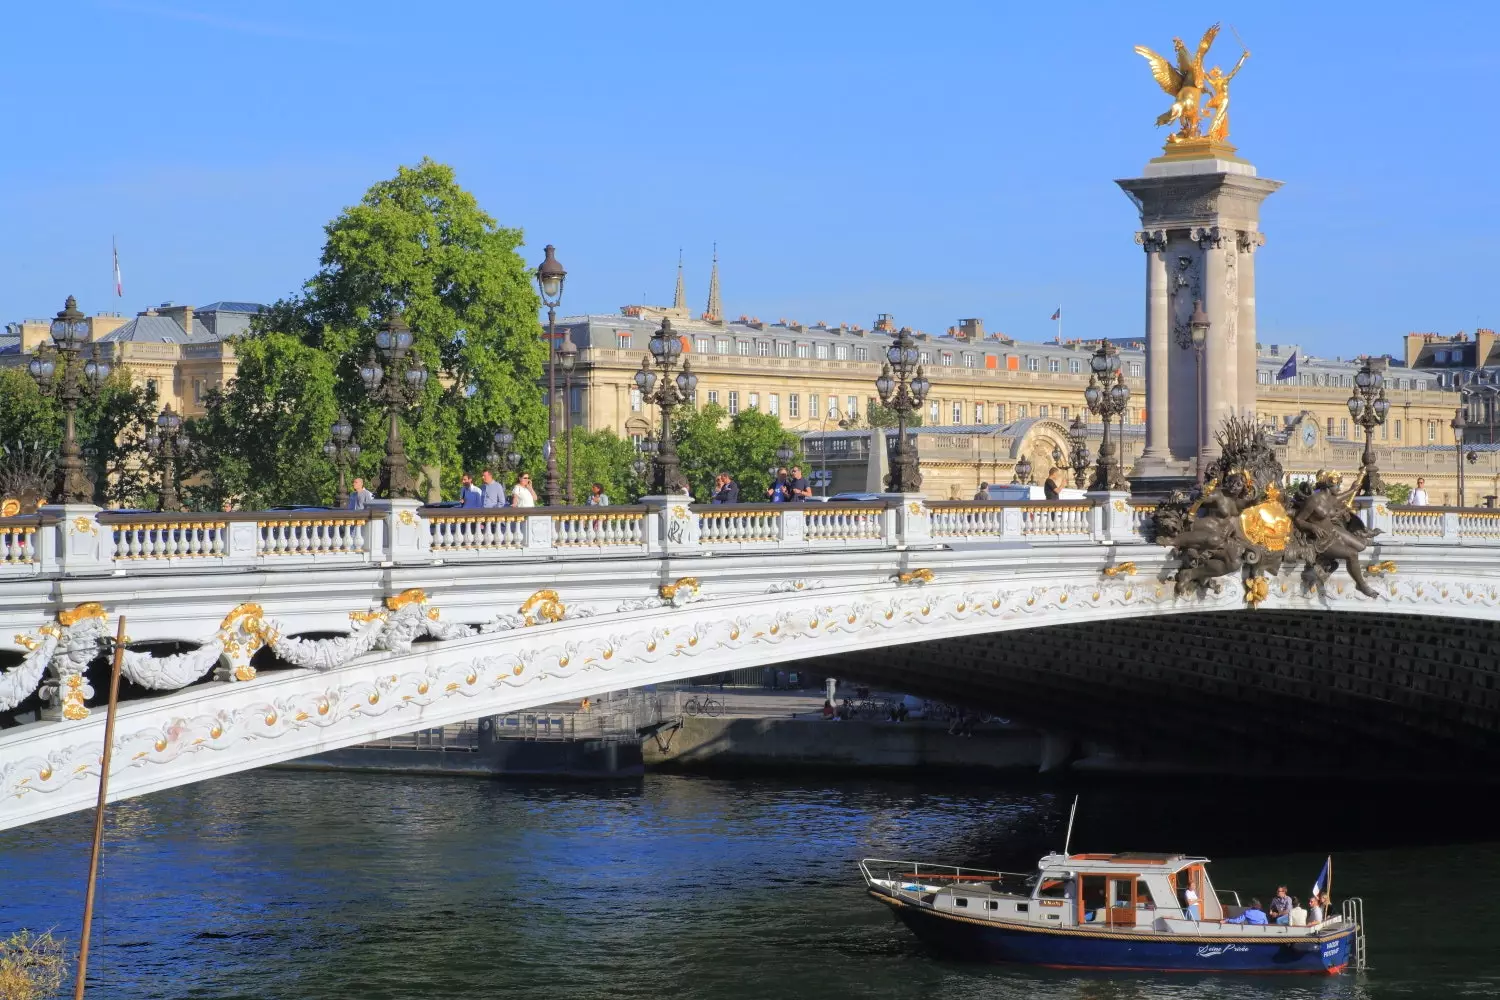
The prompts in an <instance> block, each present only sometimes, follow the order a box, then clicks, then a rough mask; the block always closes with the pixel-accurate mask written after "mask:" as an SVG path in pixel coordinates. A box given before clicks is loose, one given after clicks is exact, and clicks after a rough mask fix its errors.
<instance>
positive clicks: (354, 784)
mask: <svg viewBox="0 0 1500 1000" xmlns="http://www.w3.org/2000/svg"><path fill="white" fill-rule="evenodd" d="M1424 794H1427V795H1428V797H1429V798H1441V796H1434V795H1432V794H1430V793H1422V792H1415V793H1413V792H1409V791H1395V790H1389V791H1378V790H1377V791H1370V790H1366V791H1363V792H1359V793H1357V794H1354V795H1349V794H1344V795H1339V796H1334V797H1332V800H1329V797H1327V796H1326V795H1324V794H1323V793H1316V792H1295V791H1288V790H1286V789H1277V788H1273V787H1269V786H1264V785H1260V786H1252V787H1240V786H1229V785H1223V784H1215V785H1195V786H1187V785H1178V784H1173V783H1167V782H1155V783H1149V784H1142V783H1112V784H1110V785H1108V786H1107V787H1098V788H1094V789H1090V790H1085V791H1084V805H1083V806H1082V807H1081V808H1080V816H1079V825H1078V832H1077V833H1076V834H1075V837H1074V847H1075V848H1078V849H1088V850H1126V849H1137V850H1175V849H1186V850H1190V851H1194V852H1200V853H1206V854H1209V855H1210V856H1212V857H1214V858H1216V865H1215V877H1216V881H1217V883H1218V884H1219V885H1221V886H1228V887H1235V888H1239V889H1240V891H1241V892H1243V893H1246V894H1249V893H1256V894H1261V895H1264V894H1267V893H1269V892H1270V891H1271V890H1272V889H1274V886H1275V885H1276V883H1277V881H1278V880H1281V881H1288V882H1289V883H1290V884H1291V885H1292V886H1293V889H1292V891H1293V892H1295V893H1297V894H1298V895H1305V894H1306V891H1307V889H1308V888H1309V887H1310V885H1311V881H1312V879H1313V877H1314V876H1315V875H1316V874H1317V871H1318V868H1319V866H1320V865H1321V863H1322V858H1323V855H1324V854H1325V853H1327V851H1328V850H1329V849H1335V854H1336V857H1335V864H1336V866H1337V867H1336V870H1335V883H1334V889H1335V894H1336V895H1338V896H1347V895H1356V894H1357V895H1361V896H1363V897H1364V898H1365V901H1366V907H1367V911H1368V919H1369V924H1370V931H1369V935H1370V948H1371V953H1372V964H1373V968H1372V970H1371V971H1370V972H1369V973H1368V974H1366V975H1362V976H1354V975H1346V976H1341V977H1337V978H1331V979H1329V978H1307V979H1304V978H1301V977H1297V978H1295V979H1282V978H1255V977H1238V978H1235V977H1231V978H1208V977H1197V976H1189V975H1183V976H1175V977H1172V976H1131V975H1121V974H1109V975H1102V974H1101V975H1079V974H1076V973H1062V972H1048V971H1039V970H1029V969H1018V968H1005V967H990V966H979V965H969V964H964V963H956V962H947V961H942V960H939V959H936V958H934V957H932V956H931V955H929V954H927V953H926V952H924V951H923V950H922V948H921V947H919V946H918V944H917V943H916V942H915V940H914V939H913V938H912V937H911V936H910V935H909V933H908V932H907V931H905V930H904V929H903V928H902V927H901V926H900V925H898V924H897V923H896V922H895V921H894V919H893V917H892V915H891V914H890V912H889V911H888V910H887V908H886V907H884V906H881V905H879V904H878V903H876V902H874V901H873V900H870V899H868V898H867V897H866V896H865V895H864V893H863V891H862V890H861V889H860V888H859V880H858V872H857V870H856V869H855V867H854V862H855V861H856V860H857V859H858V858H860V857H863V856H871V855H873V856H884V857H898V856H899V857H906V856H918V857H920V858H922V859H924V860H932V861H949V862H955V863H964V864H972V865H978V866H985V867H997V868H1003V869H1019V870H1025V869H1028V868H1030V867H1031V866H1032V865H1033V864H1034V863H1035V861H1036V858H1037V857H1038V856H1039V855H1040V854H1041V853H1043V852H1044V851H1046V850H1048V849H1056V848H1059V847H1061V841H1062V828H1063V826H1064V825H1065V823H1066V817H1067V808H1068V804H1069V802H1070V801H1071V792H1062V791H1059V790H1057V789H1055V788H1049V787H1043V786H1032V785H1019V786H1017V785H999V784H985V783H984V782H976V783H963V782H955V781H944V782H940V783H936V784H934V783H932V782H905V781H892V780H874V779H870V780H862V779H828V778H821V777H817V778H813V777H810V778H807V779H802V780H799V779H794V778H777V779H758V778H737V779H732V780H731V779H725V778H707V777H690V776H676V775H650V776H648V777H646V778H645V779H644V780H643V781H638V782H634V783H625V784H608V785H509V784H501V783H494V782H486V781H477V780H467V779H452V778H421V777H389V776H367V775H355V774H326V773H297V772H257V773H251V774H246V775H241V776H237V777H233V778H226V779H221V780H218V781H213V782H208V783H204V784H200V785H193V786H189V787H186V788H182V789H177V790H173V791H169V792H164V793H161V794H158V795H153V796H149V797H146V798H143V799H137V800H134V801H130V802H125V803H121V804H119V805H117V806H112V807H111V808H110V814H109V818H110V827H109V832H108V835H107V840H106V854H105V862H104V867H103V872H102V876H101V883H100V893H99V901H98V912H97V916H96V918H95V921H96V923H95V942H96V944H95V948H94V953H93V956H92V958H91V961H90V969H91V973H92V975H91V977H90V978H91V986H90V989H89V996H90V997H99V998H102V997H119V998H127V997H128V998H148V997H162V998H166V997H171V998H183V997H204V998H207V997H213V998H240V997H243V998H265V997H318V998H325V1000H339V998H349V1000H383V998H408V997H499V996H508V995H515V994H517V993H518V992H522V993H524V994H525V995H528V996H538V997H548V998H558V997H568V998H570V997H602V996H609V997H615V998H628V997H643V998H644V997H650V998H653V1000H654V998H658V997H672V998H697V997H704V998H708V997H713V998H725V997H728V998H737V997H775V998H789V997H801V996H809V997H811V996H818V997H843V996H849V997H890V998H897V997H944V998H955V1000H968V998H976V1000H977V998H981V997H983V998H1008V997H1017V998H1020V997H1042V998H1054V997H1055V998H1065V997H1066V998H1073V997H1085V998H1100V1000H1106V998H1107V1000H1116V998H1120V1000H1124V998H1135V997H1140V998H1147V997H1151V998H1158V997H1164V998H1189V997H1191V998H1198V997H1203V998H1210V997H1261V996H1273V995H1274V996H1275V997H1278V998H1294V997H1319V998H1322V997H1329V998H1335V997H1338V998H1343V997H1372V998H1373V997H1393V998H1394V997H1415V996H1491V995H1500V955H1497V952H1500V949H1497V948H1496V942H1497V941H1500V932H1497V931H1496V927H1497V923H1496V920H1497V916H1500V912H1497V910H1500V906H1497V901H1500V843H1495V842H1486V841H1485V839H1484V838H1485V833H1484V830H1482V829H1475V828H1472V827H1477V825H1478V821H1477V820H1467V819H1465V817H1464V815H1463V813H1462V810H1460V809H1455V810H1451V812H1452V815H1439V816H1437V817H1434V816H1433V815H1432V814H1431V812H1430V810H1428V809H1427V808H1426V807H1424V806H1422V805H1421V802H1420V796H1422V795H1424ZM1402 799H1409V800H1410V801H1409V802H1408V803H1407V804H1401V802H1400V801H1398V800H1402ZM1309 816H1311V817H1316V819H1313V820H1309V819H1308V817H1309ZM91 822H92V819H91V814H89V813H84V814H79V815H75V816H71V817H66V818H63V819H61V820H56V821H52V822H48V823H43V824H39V825H36V826H33V827H30V828H25V829H21V830H13V831H9V832H6V833H0V930H7V931H8V930H11V929H14V928H16V927H19V926H29V927H32V928H45V927H56V928H57V929H58V931H59V932H60V933H63V934H65V935H67V936H68V937H69V938H70V939H71V940H73V941H76V939H77V932H78V925H79V920H80V914H81V910H82V905H83V903H82V897H83V891H82V888H83V886H82V883H83V875H84V872H85V869H86V866H87V857H88V840H89V836H90V824H91ZM1463 841H1468V842H1467V843H1463ZM1450 843H1451V845H1452V846H1447V845H1449V844H1450ZM1303 883H1306V885H1304V884H1303Z"/></svg>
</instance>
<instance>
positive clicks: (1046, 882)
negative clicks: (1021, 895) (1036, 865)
mask: <svg viewBox="0 0 1500 1000" xmlns="http://www.w3.org/2000/svg"><path fill="white" fill-rule="evenodd" d="M1036 894H1037V896H1039V897H1040V898H1042V899H1063V898H1065V897H1066V896H1067V895H1068V882H1067V879H1060V878H1049V879H1043V880H1042V884H1041V886H1039V887H1038V888H1037V891H1036Z"/></svg>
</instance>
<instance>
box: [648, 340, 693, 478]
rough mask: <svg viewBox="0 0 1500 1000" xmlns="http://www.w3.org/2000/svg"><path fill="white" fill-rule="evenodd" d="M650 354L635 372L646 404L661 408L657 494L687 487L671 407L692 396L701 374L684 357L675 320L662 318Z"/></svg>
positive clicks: (655, 472)
mask: <svg viewBox="0 0 1500 1000" xmlns="http://www.w3.org/2000/svg"><path fill="white" fill-rule="evenodd" d="M648 346H649V347H650V349H651V354H650V356H648V357H643V358H642V359H641V370H640V371H638V372H636V373H635V384H636V387H637V388H639V389H640V390H641V399H642V400H644V401H645V402H646V404H647V405H653V404H654V405H656V406H658V407H660V408H661V437H660V438H659V439H658V444H657V448H656V460H655V462H653V463H652V467H651V473H652V475H651V490H652V492H653V493H655V494H656V495H658V496H666V495H668V494H679V493H684V492H686V491H687V479H685V478H684V477H683V475H682V470H681V469H680V468H678V464H677V446H676V444H675V443H674V442H673V440H672V411H673V410H675V409H676V408H677V407H678V406H680V405H682V404H683V403H686V402H688V401H689V400H691V399H692V398H693V394H694V392H695V391H696V390H697V387H698V376H697V375H695V374H693V366H692V364H691V362H689V361H686V360H683V361H682V370H681V371H678V370H677V363H678V360H679V359H680V358H681V357H682V339H681V338H680V337H678V335H677V334H676V333H675V332H674V331H673V330H672V321H671V320H670V319H663V320H662V321H661V328H660V329H658V330H657V331H656V332H655V333H653V334H652V335H651V343H650V344H649V345H648Z"/></svg>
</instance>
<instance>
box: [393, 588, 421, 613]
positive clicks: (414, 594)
mask: <svg viewBox="0 0 1500 1000" xmlns="http://www.w3.org/2000/svg"><path fill="white" fill-rule="evenodd" d="M426 603H427V592H426V591H425V590H422V589H420V588H417V587H412V588H411V589H410V590H403V591H401V593H399V594H397V595H396V596H395V597H387V598H386V599H385V606H386V607H387V608H390V609H391V610H392V611H400V610H401V609H402V608H404V607H406V606H407V605H408V604H426Z"/></svg>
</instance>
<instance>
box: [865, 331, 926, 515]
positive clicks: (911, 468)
mask: <svg viewBox="0 0 1500 1000" xmlns="http://www.w3.org/2000/svg"><path fill="white" fill-rule="evenodd" d="M894 326H895V324H894V323H892V322H891V321H890V317H889V316H886V315H882V316H881V318H880V320H878V321H877V322H876V326H875V328H876V329H877V330H890V329H893V328H894ZM885 358H886V360H885V363H884V364H883V365H881V367H880V374H879V376H877V377H876V379H875V391H876V392H877V393H879V395H880V402H881V405H883V406H886V407H889V408H890V409H892V410H894V411H896V454H895V460H894V461H893V462H892V463H891V471H890V473H889V474H888V475H887V476H886V477H885V485H886V489H887V490H889V491H890V492H892V493H915V492H916V491H917V490H919V489H921V487H922V473H921V466H920V463H919V462H918V460H917V454H916V448H915V447H914V446H913V444H912V442H911V441H910V440H908V437H907V433H906V427H907V422H908V421H909V420H910V418H911V414H912V413H913V412H914V411H916V410H917V409H919V408H920V407H921V405H922V400H924V399H926V398H927V393H928V392H929V391H930V390H931V389H932V383H931V382H929V381H928V379H927V373H926V372H925V371H924V370H923V367H922V353H921V351H919V350H918V349H917V344H916V341H915V340H914V339H912V335H911V330H910V329H908V328H907V327H902V328H901V329H899V330H895V331H894V332H893V333H892V334H891V343H890V345H889V346H888V347H887V348H886V351H885Z"/></svg>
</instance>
